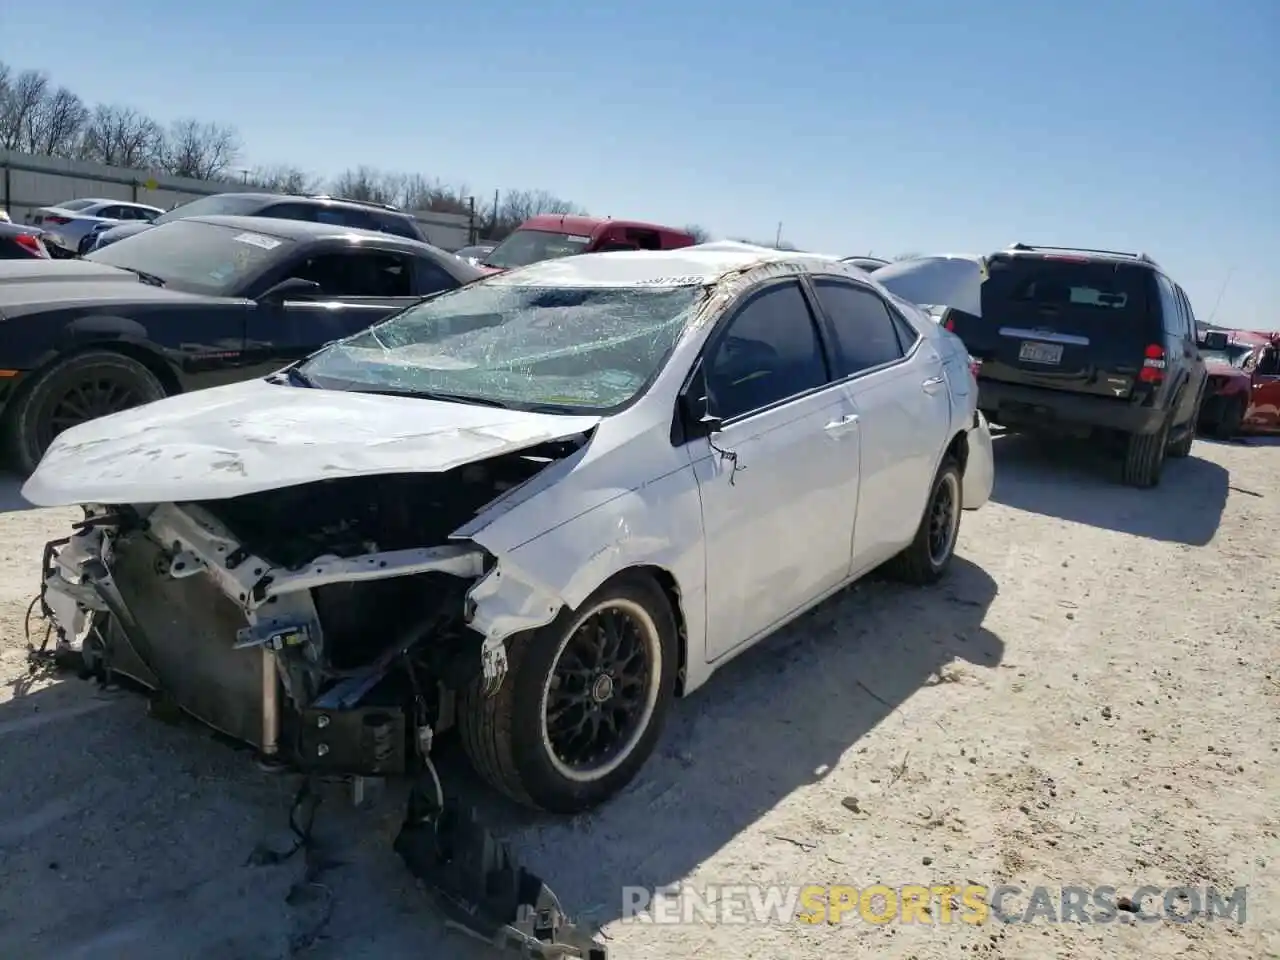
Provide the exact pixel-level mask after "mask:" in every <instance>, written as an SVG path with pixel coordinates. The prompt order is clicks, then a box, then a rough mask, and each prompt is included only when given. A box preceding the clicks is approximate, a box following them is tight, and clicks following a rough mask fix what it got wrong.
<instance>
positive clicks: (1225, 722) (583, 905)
mask: <svg viewBox="0 0 1280 960" xmlns="http://www.w3.org/2000/svg"><path fill="white" fill-rule="evenodd" d="M997 458H998V473H999V476H998V480H997V488H996V495H995V502H993V503H992V504H990V505H989V506H988V507H987V508H986V509H984V510H983V511H980V512H979V513H977V514H966V515H965V518H964V523H963V528H962V534H961V545H960V557H959V559H958V561H957V564H956V566H955V569H954V571H953V573H952V575H951V577H950V578H949V579H948V580H947V581H946V582H945V583H944V584H942V585H940V586H939V587H937V588H935V589H933V590H928V591H913V590H909V589H904V588H901V587H898V586H894V585H891V584H887V583H882V582H875V581H872V582H864V583H863V584H861V585H859V586H857V587H856V588H854V589H852V590H850V591H848V592H847V594H846V595H844V596H842V597H839V598H837V599H835V600H833V601H831V602H829V603H827V604H825V605H823V606H822V607H821V608H819V609H818V610H816V611H814V612H813V613H812V614H810V615H809V616H807V617H805V618H804V619H803V621H802V622H800V623H798V624H796V625H794V626H793V627H792V628H790V629H788V630H786V631H785V632H784V634H782V635H780V636H777V637H775V638H773V639H772V640H770V641H768V642H767V643H765V644H764V645H763V646H762V647H761V648H759V649H757V650H756V651H753V652H752V653H750V654H747V655H746V656H744V657H743V658H741V659H740V660H739V661H737V662H736V663H734V664H732V665H731V666H730V667H728V668H726V669H725V670H724V671H723V672H722V673H721V674H720V675H719V676H717V677H716V678H715V679H714V680H713V681H712V683H711V684H710V685H709V686H708V687H707V688H705V689H704V690H702V691H700V692H699V693H697V694H696V695H694V696H693V697H691V698H690V700H689V701H687V702H685V703H683V704H681V705H680V706H679V708H678V710H677V711H676V715H675V718H674V722H673V723H672V725H671V727H670V728H669V730H668V733H667V736H666V739H665V742H664V744H663V746H662V747H661V748H660V753H659V755H656V756H655V757H654V758H653V760H652V761H651V762H650V764H649V765H648V767H647V768H646V770H645V772H644V773H643V774H642V776H641V778H640V779H639V780H638V781H637V783H636V784H634V785H633V787H632V788H631V789H630V790H629V791H628V792H627V793H626V794H625V795H624V796H622V797H620V798H619V799H617V800H616V801H615V802H614V803H612V804H610V805H608V807H607V808H606V809H603V810H600V811H598V812H597V813H595V814H594V815H591V816H587V817H580V818H577V819H575V820H573V821H557V820H552V819H547V818H539V817H535V816H532V815H530V814H527V813H523V812H519V811H516V810H513V809H511V808H509V807H507V806H504V805H502V804H501V803H499V802H498V801H496V800H495V799H494V798H493V797H492V796H491V795H489V794H487V793H485V792H484V791H481V790H479V788H477V787H476V786H475V784H474V781H472V780H471V779H470V778H469V777H468V775H467V773H466V771H465V769H464V768H463V767H462V765H461V762H460V761H458V760H457V758H456V755H455V756H450V755H449V754H450V749H449V745H448V743H447V742H446V743H445V744H444V745H443V747H442V750H443V752H444V753H445V754H446V756H445V760H444V770H443V772H444V775H445V777H446V783H447V784H449V785H451V786H456V787H460V788H461V789H463V790H465V791H466V792H467V793H468V794H471V795H473V796H474V797H475V798H476V799H477V800H478V801H479V802H481V803H482V804H483V805H484V806H485V809H486V811H487V814H488V815H489V816H490V817H491V818H492V820H493V822H494V823H495V825H496V826H498V827H499V828H500V829H501V830H502V832H503V833H504V834H506V835H507V836H509V837H510V838H511V839H512V840H513V841H514V843H515V845H516V848H517V850H518V851H519V853H520V855H521V856H522V857H523V858H524V860H525V861H526V862H527V863H528V864H529V865H530V866H531V867H532V868H533V869H535V870H537V871H539V872H541V873H542V874H543V875H544V877H546V879H547V880H548V882H549V883H550V884H551V886H552V887H553V888H554V889H556V890H557V892H558V893H559V894H560V895H561V897H562V898H563V899H564V901H565V903H566V905H567V906H568V907H569V909H570V910H573V911H578V912H580V913H581V914H582V915H585V916H586V917H588V918H590V919H592V920H594V921H595V922H598V923H600V924H607V926H606V927H605V929H606V933H607V935H608V936H609V937H610V943H611V948H612V953H613V956H614V957H616V958H623V960H626V958H659V957H661V958H682V957H691V956H694V955H697V956H700V957H710V958H720V957H724V958H749V957H759V958H769V960H772V958H776V957H779V956H787V957H789V958H796V960H805V958H815V960H816V958H825V957H833V956H862V955H868V956H869V955H872V954H873V953H874V955H875V956H877V957H886V958H899V960H906V958H916V960H925V958H954V957H956V956H966V955H967V956H981V957H986V958H998V957H1008V958H1013V957H1028V958H1035V960H1048V958H1051V957H1070V958H1072V960H1093V958H1098V960H1103V958H1105V960H1121V958H1130V957H1131V958H1135V960H1136V958H1140V957H1141V958H1161V957H1186V958H1206V960H1207V958H1213V960H1231V958H1237V957H1238V958H1249V960H1256V958H1261V957H1277V956H1280V919H1278V918H1277V916H1278V912H1277V907H1276V903H1277V901H1276V896H1277V895H1278V894H1280V872H1278V868H1280V839H1278V835H1280V804H1278V803H1277V798H1280V754H1278V753H1277V751H1278V750H1280V725H1278V724H1277V720H1278V719H1280V718H1278V714H1280V646H1277V632H1276V631H1277V626H1280V616H1278V613H1280V604H1278V602H1277V601H1278V600H1280V559H1278V557H1277V552H1276V550H1275V547H1274V544H1275V540H1274V539H1272V538H1273V537H1274V536H1275V531H1276V530H1277V529H1280V486H1278V485H1277V484H1276V477H1277V476H1280V445H1274V444H1271V443H1269V442H1267V441H1254V442H1252V443H1250V444H1247V445H1246V444H1233V445H1220V444H1214V443H1210V442H1205V441H1200V442H1197V444H1196V446H1195V449H1194V451H1193V455H1192V457H1191V458H1190V459H1189V460H1186V461H1180V462H1173V463H1171V464H1170V465H1169V468H1168V471H1167V473H1166V476H1165V479H1164V482H1163V484H1162V485H1161V486H1160V487H1159V488H1157V489H1155V490H1152V491H1138V490H1130V489H1126V488H1123V487H1121V486H1119V485H1118V484H1117V483H1116V482H1115V481H1114V479H1113V476H1114V475H1113V473H1112V472H1110V471H1108V469H1107V468H1106V467H1105V466H1104V465H1102V464H1100V463H1099V462H1097V461H1096V460H1094V459H1093V457H1092V456H1091V455H1090V454H1089V452H1088V451H1087V450H1086V449H1083V448H1076V447H1069V448H1059V449H1057V450H1055V451H1053V452H1052V453H1050V452H1047V451H1044V450H1042V449H1040V448H1039V447H1037V446H1036V445H1035V444H1032V443H1031V442H1030V441H1027V440H1023V439H1019V438H1001V439H999V440H997ZM70 518H71V514H70V513H69V512H68V511H27V510H23V509H22V504H21V500H20V498H19V497H18V494H17V489H16V485H15V484H13V483H12V482H10V483H8V484H7V485H4V486H0V678H2V679H3V680H4V685H3V687H2V688H0V771H3V777H2V778H0V855H2V856H3V859H4V875H5V882H4V883H3V884H0V956H4V957H24V958H38V957H57V958H108V957H129V958H136V957H140V956H142V957H147V958H149V960H152V958H154V960H165V958H227V960H256V958H277V957H289V956H301V955H305V956H308V957H316V958H325V960H329V958H333V960H338V958H342V960H357V958H365V957H369V958H374V957H376V958H378V960H397V958H401V957H403V958H414V960H420V958H422V957H427V956H430V957H432V958H433V960H451V958H477V960H479V958H483V957H487V956H490V954H489V953H488V952H487V950H485V949H484V948H482V947H479V946H475V945H473V944H471V943H470V942H469V941H467V940H465V939H462V938H460V937H459V936H457V935H456V934H450V933H447V932H445V931H444V930H443V929H442V926H441V924H440V922H439V920H438V919H437V918H436V916H435V915H434V914H433V913H432V912H431V910H430V909H429V908H428V906H427V904H426V902H425V899H424V897H423V895H422V894H421V892H420V891H418V890H417V889H415V887H414V885H413V883H412V881H411V880H410V879H409V878H408V875H407V873H406V872H405V871H404V869H403V867H402V865H401V863H400V861H399V858H397V857H396V856H395V855H394V854H393V853H392V852H391V850H390V840H391V838H392V836H393V835H394V832H395V829H396V827H397V825H398V823H397V821H398V818H399V816H400V814H401V809H400V803H399V799H398V797H397V796H396V795H395V794H394V792H389V793H388V795H387V796H386V797H384V798H383V799H382V800H381V801H380V802H379V803H377V804H376V805H375V808H374V809H373V810H372V811H366V812H359V811H355V810H353V809H351V808H350V805H349V804H347V805H346V806H344V805H343V804H342V803H341V802H338V800H337V798H335V799H334V800H333V801H332V802H330V801H326V803H325V805H324V806H323V807H322V808H321V811H320V816H319V819H318V821H317V838H318V841H319V844H320V846H319V850H320V853H321V854H322V855H323V859H322V860H316V859H314V858H313V860H312V863H311V865H310V866H311V868H312V869H313V870H314V871H317V873H315V874H313V875H315V876H318V881H317V882H316V883H312V884H306V883H300V880H301V879H302V878H303V873H304V870H306V869H307V864H305V863H304V862H303V858H302V857H297V858H294V859H293V860H289V861H287V862H285V863H283V864H279V865H276V866H252V865H249V864H248V863H247V860H248V858H249V855H250V853H251V852H252V851H253V850H254V848H255V847H256V846H258V845H259V844H261V843H263V842H267V843H270V844H275V845H283V844H284V842H285V840H286V839H287V837H288V834H287V831H286V829H285V812H286V809H287V807H288V803H289V800H290V798H291V796H292V791H293V788H294V781H293V780H292V779H291V778H288V777H279V776H276V777H272V776H269V775H267V774H263V773H259V772H258V771H257V770H256V769H255V768H254V767H253V766H252V765H251V764H249V763H248V762H246V758H245V757H244V756H243V755H242V754H240V753H237V752H236V751H233V750H232V749H230V748H228V747H227V746H225V745H222V744H220V743H218V742H216V741H214V740H212V739H211V738H210V737H208V736H206V735H204V734H203V733H202V732H201V731H199V730H198V729H195V728H192V727H189V726H179V727H175V726H170V725H166V724H164V723H161V722H159V721H157V720H155V719H151V718H148V717H147V716H146V712H145V705H144V703H143V701H142V700H141V699H140V698H138V697H137V696H135V695H132V694H128V693H114V694H108V693H103V692H100V691H99V690H98V689H97V688H96V687H95V686H94V685H92V684H88V683H84V682H81V681H77V680H68V681H64V682H54V681H50V680H44V679H39V678H31V677H29V676H28V675H27V672H26V667H25V661H24V654H23V644H24V640H23V613H24V611H25V609H26V606H27V603H28V602H29V601H30V598H31V596H32V595H33V593H34V590H35V589H36V587H37V571H38V565H39V564H38V558H39V551H40V547H41V545H42V544H43V543H44V542H45V540H47V539H50V538H52V537H55V536H61V535H62V534H63V532H64V530H65V525H66V523H67V521H68V520H69V519H70ZM1268 544H1270V546H1268ZM1268 796H1270V797H1271V800H1270V801H1267V799H1266V798H1267V797H1268ZM679 880H688V881H691V882H692V883H694V884H705V883H768V882H778V883H849V884H854V885H856V886H866V885H868V884H871V883H874V882H878V881H879V882H885V883H889V884H903V883H924V884H938V883H945V882H958V883H965V882H966V881H970V882H978V883H987V884H998V883H1013V884H1017V885H1019V886H1021V887H1023V888H1027V887H1030V886H1032V885H1034V884H1059V885H1084V886H1089V885H1097V884H1110V885H1113V886H1115V887H1117V888H1119V889H1120V890H1121V891H1122V892H1123V891H1125V890H1132V889H1134V888H1136V887H1138V886H1140V885H1142V884H1153V885H1170V886H1172V885H1179V884H1195V885H1205V884H1213V885H1216V886H1217V887H1219V888H1225V889H1226V890H1230V889H1232V888H1233V887H1235V886H1238V885H1244V884H1248V885H1249V892H1248V921H1247V923H1246V924H1244V925H1243V926H1237V925H1235V924H1233V923H1228V922H1223V921H1217V922H1213V923H1209V922H1199V921H1198V922H1193V923H1187V924H1180V923H1172V922H1161V923H1154V924H1143V923H1133V922H1129V921H1128V917H1127V915H1123V916H1124V917H1125V922H1122V923H1111V924H1107V925H1104V926H1099V925H1090V924H1078V923H1071V924H1063V925H1050V924H1047V923H1044V922H1043V921H1041V922H1037V923H1035V924H1032V925H1013V926H1010V925H1001V924H988V925H985V926H981V927H974V926H969V925H965V924H952V925H941V924H938V925H934V926H924V925H916V926H902V925H897V924H889V925H884V926H876V925H871V924H867V923H863V922H860V921H852V922H849V923H845V924H841V925H838V926H828V925H819V926H807V925H800V924H788V925H778V924H774V925H767V926H728V925H721V926H719V927H708V926H702V927H679V926H670V927H663V926H652V925H638V924H626V923H618V922H616V920H617V917H618V915H619V913H620V910H621V904H622V901H621V893H620V888H621V887H622V886H623V885H625V884H637V885H646V886H658V885H662V884H666V883H670V882H674V881H679ZM610 921H614V922H610ZM960 951H965V952H963V953H962V952H960Z"/></svg>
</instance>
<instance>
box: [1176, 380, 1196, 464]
mask: <svg viewBox="0 0 1280 960" xmlns="http://www.w3.org/2000/svg"><path fill="white" fill-rule="evenodd" d="M1203 406H1204V386H1203V385H1202V386H1201V387H1200V392H1199V393H1198V394H1196V405H1195V407H1193V408H1192V410H1191V416H1190V418H1189V419H1188V420H1187V424H1186V433H1184V434H1183V435H1182V437H1181V438H1180V439H1179V440H1178V442H1177V443H1175V444H1173V445H1172V446H1170V447H1169V456H1171V457H1189V456H1191V447H1192V446H1193V445H1194V444H1195V442H1196V425H1197V424H1199V422H1200V410H1201V409H1202V408H1203Z"/></svg>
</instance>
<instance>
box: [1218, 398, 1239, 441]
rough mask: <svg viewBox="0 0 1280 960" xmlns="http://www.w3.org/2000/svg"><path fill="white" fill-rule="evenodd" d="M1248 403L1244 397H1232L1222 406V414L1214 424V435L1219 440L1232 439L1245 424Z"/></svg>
mask: <svg viewBox="0 0 1280 960" xmlns="http://www.w3.org/2000/svg"><path fill="white" fill-rule="evenodd" d="M1245 412H1246V405H1245V399H1244V397H1230V398H1228V399H1227V401H1226V402H1225V403H1224V404H1223V406H1222V414H1221V415H1220V416H1219V417H1218V419H1217V421H1216V422H1215V423H1214V425H1213V435H1214V436H1215V437H1217V438H1218V439H1219V440H1231V439H1233V438H1234V437H1235V436H1236V435H1237V434H1239V433H1240V428H1241V427H1242V426H1243V425H1244V415H1245Z"/></svg>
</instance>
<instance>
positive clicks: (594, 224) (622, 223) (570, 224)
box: [519, 213, 688, 236]
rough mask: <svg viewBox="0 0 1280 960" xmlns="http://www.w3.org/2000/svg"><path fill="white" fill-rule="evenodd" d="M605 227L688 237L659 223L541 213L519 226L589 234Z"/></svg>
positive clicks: (679, 230)
mask: <svg viewBox="0 0 1280 960" xmlns="http://www.w3.org/2000/svg"><path fill="white" fill-rule="evenodd" d="M605 225H611V226H618V227H630V228H633V229H639V230H665V231H667V232H668V233H679V234H682V235H684V236H688V234H686V233H685V231H683V230H681V229H679V228H678V227H665V226H663V225H662V224H660V223H645V222H644V221H643V220H612V219H610V218H608V217H583V216H578V215H576V214H571V213H565V214H560V213H541V214H538V215H537V216H533V217H530V218H529V219H528V220H526V221H525V222H524V223H522V224H520V227H519V229H522V230H563V231H564V232H566V233H578V234H583V233H585V234H589V233H591V232H593V231H594V230H597V229H599V228H600V227H603V226H605Z"/></svg>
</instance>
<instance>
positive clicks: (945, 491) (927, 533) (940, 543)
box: [885, 457, 964, 587]
mask: <svg viewBox="0 0 1280 960" xmlns="http://www.w3.org/2000/svg"><path fill="white" fill-rule="evenodd" d="M963 504H964V478H963V476H962V475H961V473H960V464H958V463H957V462H956V461H955V459H954V458H952V457H947V458H946V459H945V460H943V461H942V466H940V467H939V468H938V473H937V476H935V477H934V478H933V486H931V487H930V488H929V499H928V501H927V502H926V503H925V508H924V516H922V517H921V518H920V526H919V527H917V528H916V535H915V539H914V540H912V541H911V545H910V546H909V547H907V548H906V549H905V550H903V551H902V552H901V553H900V554H898V555H897V556H896V557H894V558H893V559H892V560H890V561H889V562H888V563H887V564H885V572H886V573H888V574H889V575H890V576H891V577H893V578H894V579H895V580H901V581H903V582H904V583H911V584H915V585H916V586H922V587H923V586H928V585H929V584H931V583H937V582H938V581H939V580H941V579H942V578H943V577H944V576H945V575H946V572H947V569H948V568H949V567H950V566H951V559H952V557H954V556H955V552H956V542H957V541H958V540H959V538H960V517H961V515H962V514H963V512H964V510H963ZM939 511H941V512H942V513H945V514H946V516H945V517H943V516H942V515H941V513H940V512H939ZM935 521H938V522H940V523H941V526H939V525H938V523H935Z"/></svg>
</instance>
